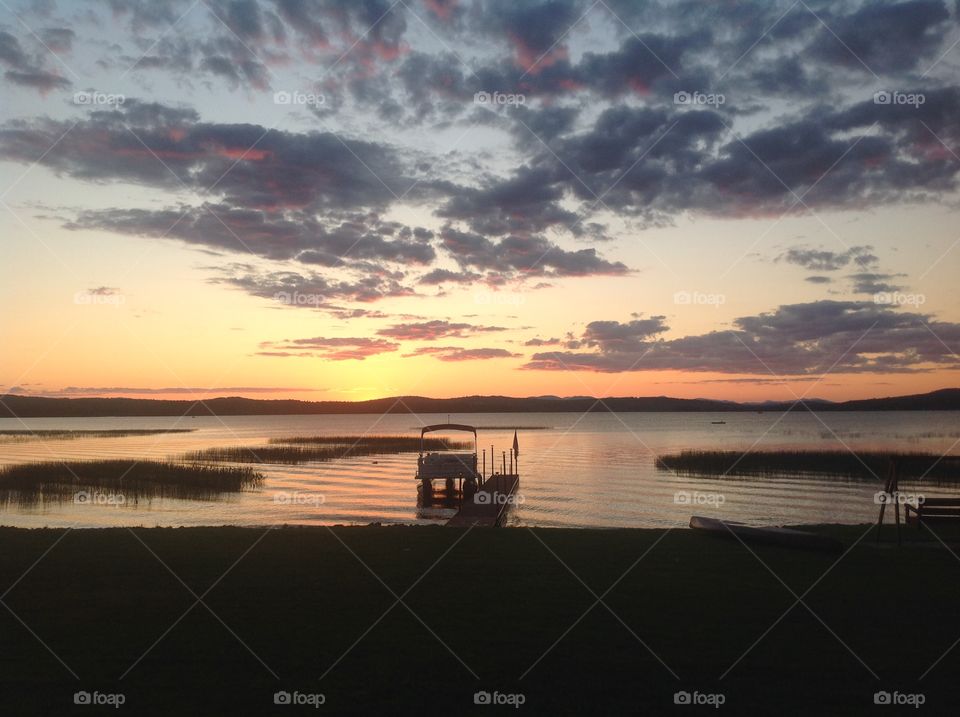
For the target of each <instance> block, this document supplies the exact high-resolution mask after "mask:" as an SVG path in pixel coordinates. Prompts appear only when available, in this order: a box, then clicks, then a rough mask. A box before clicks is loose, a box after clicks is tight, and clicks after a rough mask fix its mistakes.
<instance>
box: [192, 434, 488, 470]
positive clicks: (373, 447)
mask: <svg viewBox="0 0 960 717" xmlns="http://www.w3.org/2000/svg"><path fill="white" fill-rule="evenodd" d="M423 447H424V450H426V451H443V450H469V449H471V448H473V443H470V442H467V441H453V440H449V439H446V438H427V439H425V440H424V442H423ZM419 451H420V438H419V436H287V437H281V438H271V439H270V445H267V446H226V447H224V448H207V449H206V450H202V451H195V452H193V453H188V454H187V455H186V456H184V458H185V459H186V460H190V461H229V462H233V463H284V464H296V463H306V462H309V461H333V460H337V459H339V458H354V457H357V456H371V455H378V454H385V453H417V452H419Z"/></svg>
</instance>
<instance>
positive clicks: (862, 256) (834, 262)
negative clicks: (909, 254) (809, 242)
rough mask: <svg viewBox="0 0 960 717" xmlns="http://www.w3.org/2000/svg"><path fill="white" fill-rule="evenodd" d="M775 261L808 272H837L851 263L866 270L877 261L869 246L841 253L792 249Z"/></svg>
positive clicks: (803, 248) (801, 248) (804, 248)
mask: <svg viewBox="0 0 960 717" xmlns="http://www.w3.org/2000/svg"><path fill="white" fill-rule="evenodd" d="M776 260H777V261H785V262H787V263H788V264H796V265H797V266H802V267H803V268H804V269H808V270H810V271H838V270H840V269H843V268H844V267H846V266H848V265H849V264H851V263H854V264H856V265H858V266H860V267H863V268H864V269H866V268H868V267H871V266H876V264H877V262H878V261H879V259H878V257H877V256H876V255H875V254H874V253H873V247H872V246H869V245H864V246H854V247H850V248H849V249H847V250H846V251H842V252H835V251H828V250H825V249H808V248H806V247H792V248H790V249H788V250H787V251H785V252H784V253H782V254H781V255H780V256H778V257H777V259H776Z"/></svg>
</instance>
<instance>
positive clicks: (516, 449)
mask: <svg viewBox="0 0 960 717" xmlns="http://www.w3.org/2000/svg"><path fill="white" fill-rule="evenodd" d="M513 455H515V456H519V455H520V443H519V442H518V441H517V432H516V431H514V432H513Z"/></svg>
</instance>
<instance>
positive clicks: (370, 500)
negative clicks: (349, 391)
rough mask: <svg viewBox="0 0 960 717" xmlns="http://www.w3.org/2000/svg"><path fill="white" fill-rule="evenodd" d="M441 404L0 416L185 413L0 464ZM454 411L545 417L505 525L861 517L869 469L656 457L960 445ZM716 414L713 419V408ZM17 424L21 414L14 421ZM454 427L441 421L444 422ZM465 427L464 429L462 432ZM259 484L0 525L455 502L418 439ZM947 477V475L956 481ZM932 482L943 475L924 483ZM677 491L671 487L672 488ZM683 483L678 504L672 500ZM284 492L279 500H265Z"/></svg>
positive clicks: (6, 515)
mask: <svg viewBox="0 0 960 717" xmlns="http://www.w3.org/2000/svg"><path fill="white" fill-rule="evenodd" d="M446 420H447V416H446V415H443V416H437V415H420V416H413V415H390V416H373V415H370V416H229V417H224V418H213V417H202V418H175V417H171V418H132V419H131V418H82V419H67V418H44V419H27V420H26V421H24V422H23V423H21V422H20V421H18V420H16V419H0V429H22V428H24V427H25V425H26V427H28V428H31V429H34V430H39V429H109V428H194V429H196V430H195V431H194V432H192V433H185V434H170V435H154V436H141V437H126V438H89V439H78V440H69V441H29V442H10V441H7V440H4V439H2V438H0V463H15V462H24V461H35V460H71V459H99V458H152V459H164V458H172V457H176V456H178V455H179V454H181V453H184V452H186V451H191V450H197V449H201V448H207V447H211V446H232V445H242V446H256V445H263V444H265V443H266V441H267V439H268V438H271V437H276V436H289V435H303V434H323V433H327V434H362V433H368V432H369V433H371V434H379V433H401V434H409V435H417V434H418V433H419V431H418V429H419V427H420V426H422V425H425V424H429V423H443V422H446ZM452 420H454V421H455V422H461V423H471V424H474V425H477V426H484V425H495V426H505V425H511V426H512V425H518V426H524V425H527V426H549V427H550V430H528V431H524V430H522V429H521V430H520V431H519V435H520V473H521V483H520V495H521V499H522V501H523V502H522V503H521V504H520V505H517V506H515V507H514V508H512V509H511V512H510V515H509V520H508V522H509V524H510V525H516V526H530V525H537V526H567V527H588V526H591V527H592V526H596V527H664V526H679V525H685V524H686V523H687V521H688V520H689V518H690V515H691V514H693V513H697V514H701V515H711V516H718V517H723V518H728V519H731V520H741V521H744V522H748V523H756V524H767V523H777V524H785V523H819V522H833V523H859V522H864V521H870V520H874V519H875V518H876V512H877V506H876V505H875V504H874V500H873V496H874V493H875V492H876V491H877V490H879V489H880V488H881V487H882V486H881V485H879V484H878V483H876V482H874V481H868V482H864V481H847V480H843V479H835V480H824V479H818V480H806V479H792V478H791V479H785V478H777V479H746V478H727V479H723V480H716V479H706V478H702V479H701V478H686V477H678V476H676V475H673V474H672V473H669V472H664V471H660V470H657V469H656V468H655V466H654V456H655V455H657V454H659V453H664V452H670V451H679V450H682V449H687V448H703V449H711V448H718V449H737V450H747V449H749V448H751V447H756V448H757V449H777V448H786V447H800V448H819V449H833V448H837V449H844V448H845V445H846V446H849V447H850V448H851V449H853V450H871V449H874V450H875V449H890V448H893V449H900V450H928V451H935V452H938V453H951V454H957V453H960V413H949V412H930V413H925V412H904V413H899V412H896V413H894V412H886V413H833V414H830V413H827V414H819V415H818V416H814V415H810V414H807V413H797V414H789V415H786V416H781V415H780V414H776V413H762V414H759V413H726V414H710V413H696V414H682V413H623V414H608V413H594V414H588V415H584V416H581V415H578V414H573V413H547V414H543V413H541V414H532V413H527V414H477V415H470V414H459V415H455V416H453V417H452ZM715 420H724V421H726V424H725V425H713V424H712V423H711V421H715ZM24 424H25V425H24ZM454 435H455V434H454ZM464 435H466V434H464ZM512 438H513V431H512V430H488V431H481V433H480V444H481V447H482V448H483V447H486V448H488V449H489V446H490V444H491V443H492V444H494V445H495V446H496V450H497V455H498V456H499V455H500V451H502V450H508V449H509V447H510V444H511V441H512ZM258 470H260V471H261V472H262V473H263V474H264V475H265V477H266V480H265V483H264V486H263V488H262V489H260V490H257V491H251V492H245V493H242V494H238V495H235V496H231V497H228V498H225V499H222V500H218V501H213V502H202V503H201V502H193V501H177V500H166V499H153V500H150V501H142V500H141V501H140V502H139V503H138V504H136V505H130V504H128V505H125V506H122V507H117V506H105V505H89V504H88V505H77V504H74V503H73V502H64V503H56V502H53V503H47V504H43V505H41V506H37V507H31V508H20V507H17V506H7V507H6V508H0V524H2V525H13V526H24V527H40V526H76V527H95V526H119V525H144V526H179V525H224V524H230V525H274V524H285V523H288V524H293V523H298V524H317V525H321V524H322V525H330V524H337V523H344V524H363V523H370V522H376V521H379V522H383V523H436V522H443V521H444V520H446V519H447V518H449V517H450V516H451V515H453V513H454V512H455V511H454V509H453V508H443V507H421V506H418V503H417V484H416V482H415V481H414V480H413V475H414V472H415V470H416V454H399V455H387V456H365V457H362V458H356V459H349V460H342V461H333V462H329V463H315V464H302V465H298V466H273V465H267V466H261V467H258ZM954 490H955V489H954ZM922 492H923V493H925V494H927V495H936V494H938V493H942V492H953V491H952V490H951V489H950V488H946V489H943V488H940V489H938V488H937V486H934V485H924V486H923V487H922ZM678 493H679V494H680V498H679V501H681V502H678V497H677V494H678ZM685 497H689V498H690V502H692V503H693V505H691V504H684V503H683V502H682V501H683V500H684V498H685ZM286 498H290V501H289V502H277V501H278V499H279V500H280V501H283V500H285V499H286Z"/></svg>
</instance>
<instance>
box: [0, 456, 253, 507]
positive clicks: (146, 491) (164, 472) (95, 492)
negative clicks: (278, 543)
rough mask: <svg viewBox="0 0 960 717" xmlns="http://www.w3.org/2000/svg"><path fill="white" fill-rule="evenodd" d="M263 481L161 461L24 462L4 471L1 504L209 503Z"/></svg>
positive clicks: (249, 473) (239, 471)
mask: <svg viewBox="0 0 960 717" xmlns="http://www.w3.org/2000/svg"><path fill="white" fill-rule="evenodd" d="M262 481H263V476H262V475H261V474H260V473H257V472H255V471H254V470H253V469H252V468H237V467H225V466H205V465H191V464H184V463H173V462H160V461H135V460H108V461H69V462H60V463H57V462H52V461H51V462H39V463H22V464H16V465H8V466H3V467H0V503H3V504H6V503H11V502H16V503H19V504H32V503H37V502H40V501H43V500H56V501H61V502H62V501H63V500H65V499H72V500H73V501H74V502H76V503H86V502H90V503H109V504H124V503H129V502H135V501H137V500H139V499H141V498H181V499H191V500H209V499H213V498H218V497H220V496H221V495H222V494H224V493H233V492H237V491H241V490H244V489H247V488H255V487H257V486H259V485H260V484H261V483H262ZM104 497H105V498H104ZM101 498H103V499H101Z"/></svg>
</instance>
